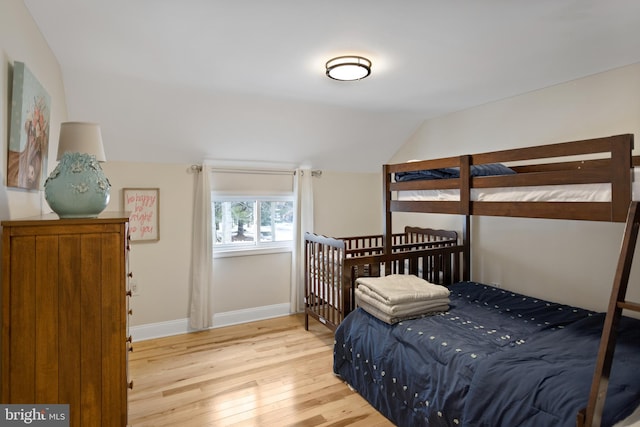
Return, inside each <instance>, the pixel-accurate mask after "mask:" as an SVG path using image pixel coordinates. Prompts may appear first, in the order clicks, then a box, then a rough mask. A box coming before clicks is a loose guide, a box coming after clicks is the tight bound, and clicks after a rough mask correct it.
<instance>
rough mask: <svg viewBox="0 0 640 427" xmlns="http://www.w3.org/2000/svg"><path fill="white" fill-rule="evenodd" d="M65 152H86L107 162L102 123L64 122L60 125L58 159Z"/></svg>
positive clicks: (100, 160) (98, 159)
mask: <svg viewBox="0 0 640 427" xmlns="http://www.w3.org/2000/svg"><path fill="white" fill-rule="evenodd" d="M64 153H85V154H90V155H93V156H95V157H96V160H97V161H99V162H105V161H106V160H107V157H106V156H105V154H104V147H103V145H102V134H101V133H100V125H98V124H97V123H87V122H64V123H62V124H61V125H60V139H59V141H58V156H57V158H56V159H57V160H60V159H61V158H62V155H63V154H64Z"/></svg>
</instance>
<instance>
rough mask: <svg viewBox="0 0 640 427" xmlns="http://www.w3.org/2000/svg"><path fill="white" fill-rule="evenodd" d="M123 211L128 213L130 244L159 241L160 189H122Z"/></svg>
mask: <svg viewBox="0 0 640 427" xmlns="http://www.w3.org/2000/svg"><path fill="white" fill-rule="evenodd" d="M122 197H123V206H124V210H125V211H128V212H130V216H129V235H130V238H131V241H132V242H140V241H144V242H157V241H158V240H160V211H159V207H160V189H159V188H123V189H122Z"/></svg>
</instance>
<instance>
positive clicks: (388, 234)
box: [382, 165, 393, 275]
mask: <svg viewBox="0 0 640 427" xmlns="http://www.w3.org/2000/svg"><path fill="white" fill-rule="evenodd" d="M382 181H383V182H382V203H383V206H382V209H383V212H384V216H383V218H382V229H383V230H384V234H383V235H382V247H383V253H384V254H390V253H391V252H392V250H393V226H392V222H391V173H389V165H382ZM390 268H391V266H390V265H387V264H385V267H384V269H385V274H387V275H388V274H389V273H390Z"/></svg>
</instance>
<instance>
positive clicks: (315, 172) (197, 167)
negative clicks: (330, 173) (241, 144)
mask: <svg viewBox="0 0 640 427" xmlns="http://www.w3.org/2000/svg"><path fill="white" fill-rule="evenodd" d="M191 170H193V171H197V172H201V171H202V165H191ZM211 171H212V172H220V173H244V174H260V175H289V174H291V175H295V174H296V171H295V170H290V169H230V168H211ZM311 176H315V177H321V176H322V171H321V170H312V171H311Z"/></svg>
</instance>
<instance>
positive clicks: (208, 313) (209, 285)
mask: <svg viewBox="0 0 640 427" xmlns="http://www.w3.org/2000/svg"><path fill="white" fill-rule="evenodd" d="M197 173H198V176H197V178H196V191H195V198H194V202H193V237H192V243H191V245H192V246H191V304H190V309H189V325H190V326H191V328H193V329H206V328H210V327H212V326H213V298H212V294H213V230H212V222H213V221H212V220H211V218H212V216H211V215H212V213H211V173H210V171H209V168H208V167H207V166H206V165H203V166H202V168H201V169H200V170H199V171H198V172H197Z"/></svg>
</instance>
